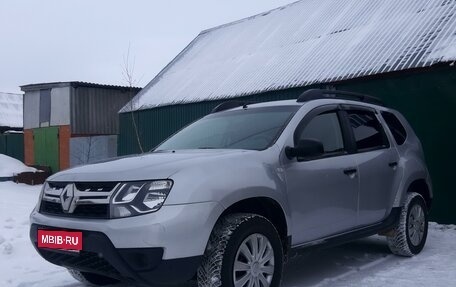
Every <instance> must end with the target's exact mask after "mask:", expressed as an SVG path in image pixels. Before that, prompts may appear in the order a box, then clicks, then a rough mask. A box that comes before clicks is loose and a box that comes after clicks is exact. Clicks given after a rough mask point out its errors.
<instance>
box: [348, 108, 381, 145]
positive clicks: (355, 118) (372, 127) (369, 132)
mask: <svg viewBox="0 0 456 287" xmlns="http://www.w3.org/2000/svg"><path fill="white" fill-rule="evenodd" d="M348 117H349V121H350V126H351V128H352V129H353V134H354V136H355V141H356V148H357V149H358V150H359V151H364V150H370V149H378V148H385V147H387V146H388V140H387V138H386V137H385V133H384V131H383V128H382V125H381V124H380V122H379V121H378V119H377V118H376V117H375V114H374V113H373V112H369V111H348Z"/></svg>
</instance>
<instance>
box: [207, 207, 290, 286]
mask: <svg viewBox="0 0 456 287" xmlns="http://www.w3.org/2000/svg"><path fill="white" fill-rule="evenodd" d="M282 264H283V250H282V244H281V241H280V237H279V234H278V232H277V230H276V229H275V227H274V225H273V224H272V223H271V222H270V221H269V220H267V219H266V218H264V217H262V216H259V215H254V214H233V215H228V216H227V217H225V218H223V219H221V220H220V222H219V223H218V224H217V225H216V227H215V228H214V231H213V232H212V235H211V238H210V239H209V243H208V246H207V248H206V252H205V254H204V258H203V262H202V264H201V266H200V268H199V269H198V286H200V287H209V286H211V287H219V286H234V287H244V286H245V287H248V286H252V287H253V286H254V287H270V286H280V280H281V275H282Z"/></svg>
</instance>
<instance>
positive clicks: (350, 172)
mask: <svg viewBox="0 0 456 287" xmlns="http://www.w3.org/2000/svg"><path fill="white" fill-rule="evenodd" d="M357 172H358V169H357V168H354V167H349V168H347V169H344V174H346V175H348V176H349V177H350V178H354V177H355V176H356V173H357Z"/></svg>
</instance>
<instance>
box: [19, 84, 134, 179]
mask: <svg viewBox="0 0 456 287" xmlns="http://www.w3.org/2000/svg"><path fill="white" fill-rule="evenodd" d="M21 89H22V91H24V92H25V94H24V146H25V147H24V153H25V163H26V164H28V165H43V166H50V167H51V169H52V171H53V172H56V171H59V170H61V169H65V168H68V167H72V166H75V165H79V164H85V163H90V162H93V161H97V160H102V159H105V158H109V157H113V156H116V155H117V152H116V150H117V134H118V131H119V124H118V117H117V111H118V110H119V109H120V108H121V107H122V106H124V105H125V104H126V103H127V102H128V101H129V100H131V99H132V97H133V96H134V95H135V94H136V93H137V92H138V91H139V88H130V87H121V86H110V85H100V84H93V83H85V82H58V83H43V84H32V85H25V86H21Z"/></svg>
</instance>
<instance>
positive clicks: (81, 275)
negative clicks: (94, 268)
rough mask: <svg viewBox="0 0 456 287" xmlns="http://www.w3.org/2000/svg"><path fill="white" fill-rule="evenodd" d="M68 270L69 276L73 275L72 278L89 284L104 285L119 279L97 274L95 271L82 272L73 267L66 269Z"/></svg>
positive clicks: (117, 281) (116, 281)
mask: <svg viewBox="0 0 456 287" xmlns="http://www.w3.org/2000/svg"><path fill="white" fill-rule="evenodd" d="M68 272H70V274H71V276H73V278H74V279H76V280H78V281H79V282H81V283H84V284H87V285H89V286H90V285H92V286H93V285H95V286H106V285H110V284H116V283H119V280H116V279H113V278H109V277H106V276H102V275H98V274H95V273H89V272H82V271H78V270H74V269H68Z"/></svg>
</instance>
